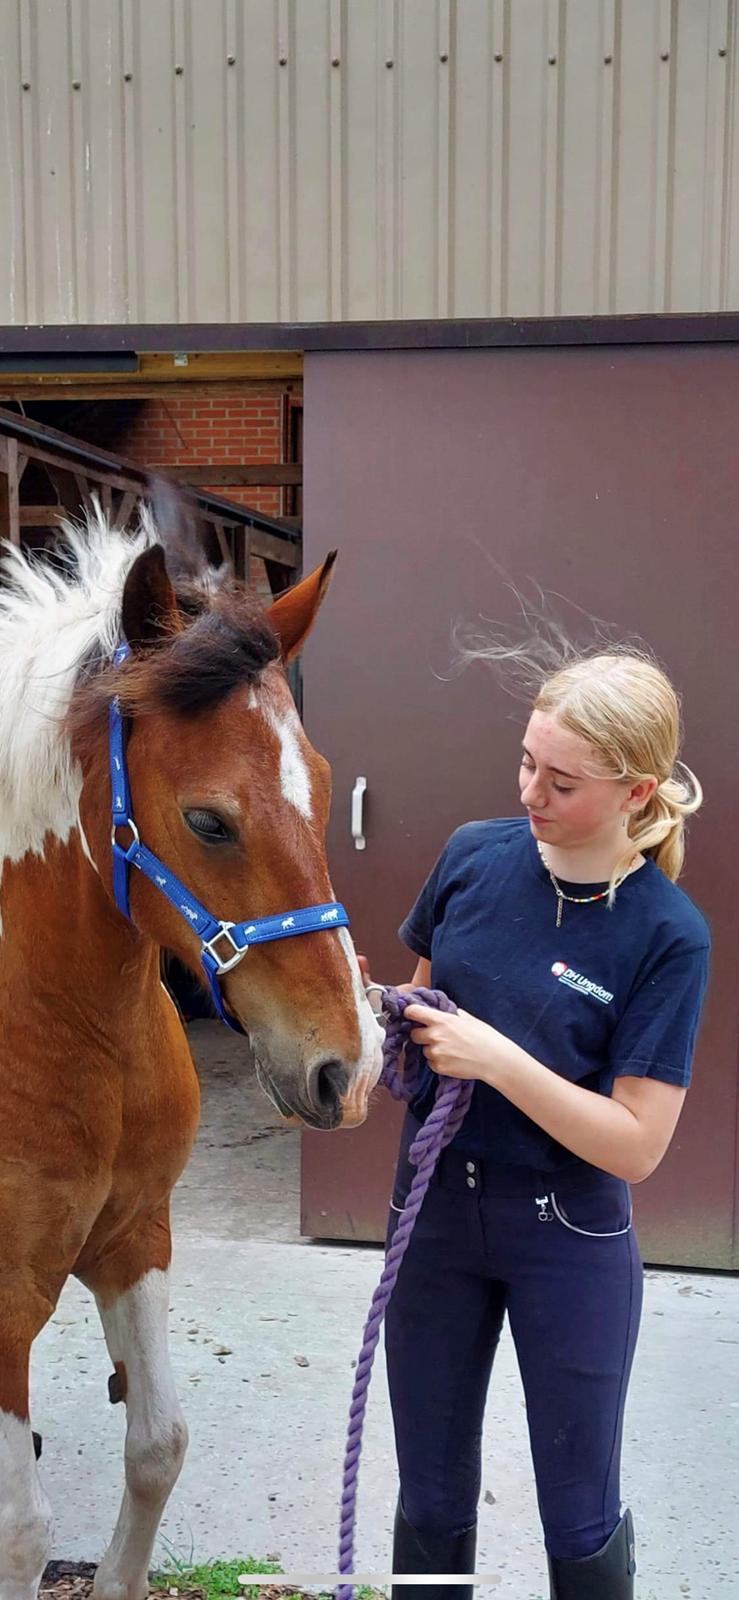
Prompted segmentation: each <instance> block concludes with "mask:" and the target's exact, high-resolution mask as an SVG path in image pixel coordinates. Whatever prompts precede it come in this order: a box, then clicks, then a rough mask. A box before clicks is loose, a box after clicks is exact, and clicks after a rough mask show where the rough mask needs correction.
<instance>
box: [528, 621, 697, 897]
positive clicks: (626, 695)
mask: <svg viewBox="0 0 739 1600" xmlns="http://www.w3.org/2000/svg"><path fill="white" fill-rule="evenodd" d="M534 709H535V710H536V711H545V712H549V713H551V714H553V715H554V716H556V717H557V720H558V721H559V722H561V723H562V725H563V727H565V728H569V729H570V731H571V732H572V733H576V734H578V735H579V737H580V738H581V739H585V740H586V741H587V743H588V744H589V745H591V747H592V748H593V750H595V751H596V752H597V756H598V763H599V771H598V773H597V775H598V776H602V775H603V773H604V772H605V774H606V775H607V776H608V777H610V778H614V779H616V780H617V781H619V782H622V783H629V784H636V783H642V782H644V781H645V780H646V779H647V778H650V777H655V778H656V779H657V788H656V789H655V791H654V793H653V794H652V795H650V798H649V800H648V801H647V803H646V805H645V806H644V808H643V810H642V811H639V812H635V813H634V814H633V815H632V816H631V817H630V818H629V821H628V843H627V845H626V847H625V849H624V853H623V857H622V859H621V860H620V861H618V862H617V864H616V866H615V868H614V871H613V877H612V879H611V887H613V884H614V883H615V881H616V879H617V878H618V877H620V875H621V874H622V873H623V872H624V871H625V870H626V868H627V866H628V864H629V861H630V860H631V859H632V858H633V855H634V852H635V850H638V851H640V852H641V854H642V855H645V856H652V857H653V859H654V860H655V861H656V863H657V866H658V867H660V869H661V870H662V872H664V873H665V875H666V877H668V878H671V879H672V881H673V882H676V881H677V879H678V878H679V876H680V873H681V871H682V866H683V860H684V856H685V819H686V817H689V816H692V814H693V813H694V812H695V811H697V810H698V807H699V806H700V804H701V802H702V799H703V791H702V789H701V786H700V783H699V782H698V779H697V778H696V776H695V773H693V772H691V770H690V768H689V767H686V766H685V765H684V763H683V762H681V761H680V760H679V759H678V756H679V751H680V744H681V736H682V730H681V716H680V701H679V699H678V696H677V693H676V691H675V689H674V688H673V686H672V684H671V683H670V680H669V678H668V677H667V674H666V673H665V672H663V671H662V668H661V667H659V666H658V665H657V663H656V662H655V661H653V660H651V659H650V658H649V657H648V656H646V655H641V654H636V653H634V652H632V651H619V650H609V651H605V652H602V653H599V654H596V655H587V654H586V655H583V656H580V657H579V658H578V659H575V660H574V661H571V662H569V663H568V664H567V665H566V666H563V667H561V668H560V669H559V671H557V672H554V673H553V674H551V676H548V677H546V678H545V680H544V682H543V683H542V684H541V687H540V689H539V692H538V694H537V696H536V699H535V701H534Z"/></svg>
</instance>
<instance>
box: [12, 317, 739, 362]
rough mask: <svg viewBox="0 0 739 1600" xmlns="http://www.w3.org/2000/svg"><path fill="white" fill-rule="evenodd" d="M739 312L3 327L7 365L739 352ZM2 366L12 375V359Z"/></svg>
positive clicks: (71, 324) (72, 324)
mask: <svg viewBox="0 0 739 1600" xmlns="http://www.w3.org/2000/svg"><path fill="white" fill-rule="evenodd" d="M736 343H739V312H734V311H720V312H707V313H704V312H696V313H693V312H670V313H660V314H659V315H645V316H612V317H522V318H515V317H493V318H487V317H475V318H468V319H458V320H451V319H446V320H445V319H441V320H429V321H425V320H422V319H421V320H416V321H402V322H401V321H398V322H280V323H275V322H191V323H187V322H185V323H153V322H152V323H130V324H123V323H86V324H74V323H70V324H68V325H66V324H65V325H46V326H36V325H34V326H30V325H28V326H9V325H7V324H6V325H4V326H0V357H5V358H7V357H8V356H10V355H13V354H17V355H18V356H19V357H21V356H25V357H28V356H29V355H32V354H36V355H39V356H45V357H49V356H54V355H56V356H58V357H59V358H61V359H63V358H64V357H67V358H72V359H73V360H74V362H75V369H76V370H79V361H78V359H77V358H78V357H79V356H80V355H82V354H84V353H85V352H88V353H90V354H95V355H97V356H98V357H100V356H101V355H107V356H109V357H111V358H112V357H114V356H116V355H120V353H121V352H124V353H132V352H136V353H143V352H145V351H163V352H177V351H186V352H195V351H210V352H217V351H221V350H244V351H246V350H294V351H319V350H327V351H330V350H355V351H357V350H490V349H512V348H523V349H540V348H542V347H548V346H553V347H556V346H563V345H618V344H621V345H633V344H736ZM2 365H3V367H4V369H5V370H6V371H8V370H9V366H8V362H7V359H5V360H3V362H2Z"/></svg>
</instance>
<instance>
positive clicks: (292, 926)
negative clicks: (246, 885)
mask: <svg viewBox="0 0 739 1600" xmlns="http://www.w3.org/2000/svg"><path fill="white" fill-rule="evenodd" d="M130 654H131V649H130V646H129V645H128V644H125V643H124V644H120V645H119V646H118V649H117V650H116V652H115V655H114V657H113V661H114V665H115V666H119V665H120V663H121V662H122V661H125V660H126V658H127V656H130ZM109 732H110V740H109V754H110V785H111V799H112V815H113V826H112V830H111V839H112V845H113V893H114V895H115V902H116V905H117V906H118V909H119V910H120V911H122V912H123V915H124V916H125V917H128V919H129V921H130V920H131V911H130V904H129V892H128V890H129V883H128V869H129V867H138V869H139V872H143V874H144V877H145V878H148V879H149V882H150V883H153V884H154V887H155V888H156V889H159V891H160V893H161V894H163V895H164V896H165V897H166V899H167V900H169V902H170V905H173V906H174V908H175V911H178V912H179V914H180V916H181V917H183V918H184V920H185V922H186V923H187V925H188V927H190V928H192V929H193V932H195V933H196V934H197V936H198V938H199V940H200V942H201V945H202V950H201V954H200V959H201V962H202V965H203V969H204V971H205V975H206V978H207V979H208V986H209V988H210V993H211V998H212V1000H213V1004H214V1006H215V1008H216V1011H217V1012H218V1015H219V1017H220V1018H221V1021H222V1022H225V1023H226V1026H227V1027H229V1028H233V1030H234V1032H235V1033H243V1032H244V1029H243V1028H242V1027H241V1024H240V1023H239V1022H237V1021H236V1018H235V1017H231V1016H229V1014H228V1012H227V1010H226V1007H225V1005H224V1001H223V995H222V993H221V986H220V982H219V979H220V978H221V977H222V975H223V973H224V972H230V971H231V968H232V967H235V966H237V964H238V962H239V961H243V959H244V956H245V955H246V953H247V951H248V949H249V947H250V945H253V944H266V943H267V942H268V941H270V940H273V939H292V938H294V937H295V935H296V934H299V933H317V932H319V931H320V930H321V929H329V928H348V926H349V917H348V915H347V913H346V911H345V909H344V907H343V906H342V905H341V904H340V903H339V902H338V901H337V900H330V901H328V902H327V903H326V904H325V905H319V906H304V907H302V908H301V909H300V910H298V911H288V912H284V913H283V914H282V915H281V916H277V917H255V918H254V920H253V921H252V922H246V921H245V922H228V921H227V920H226V919H225V918H223V917H214V916H211V913H210V912H209V911H206V909H205V906H203V905H201V903H200V901H199V900H196V898H195V896H194V895H193V894H191V892H190V890H189V889H186V888H185V886H184V884H182V883H180V880H179V878H177V877H175V874H174V873H173V872H170V870H169V868H168V867H165V866H164V865H163V863H162V862H161V861H160V860H159V858H158V856H155V855H154V854H153V853H152V851H151V850H149V849H147V846H146V845H145V844H142V843H141V839H140V837H139V831H138V828H137V827H136V823H135V822H134V820H133V805H132V802H131V790H130V787H129V782H128V769H127V766H126V750H125V744H126V736H125V724H124V719H123V717H122V715H121V709H120V704H119V700H118V696H117V695H116V697H115V699H114V700H112V701H111V705H110V713H109ZM120 828H128V829H129V830H130V832H131V835H132V838H131V843H130V844H129V845H127V846H124V845H121V844H119V843H118V839H117V837H116V835H117V832H118V830H119V829H120Z"/></svg>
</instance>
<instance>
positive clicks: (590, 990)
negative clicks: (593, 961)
mask: <svg viewBox="0 0 739 1600" xmlns="http://www.w3.org/2000/svg"><path fill="white" fill-rule="evenodd" d="M552 973H553V975H554V977H555V978H556V979H557V982H558V983H566V984H567V987H568V989H576V990H578V992H579V993H580V994H589V995H591V996H592V998H593V1000H600V1002H601V1004H602V1005H604V1006H607V1005H610V1002H611V1000H612V999H613V995H612V994H611V992H610V990H609V989H603V988H601V985H600V984H599V983H593V981H592V979H591V978H584V977H583V975H582V973H581V972H575V970H574V968H573V967H568V965H567V962H566V961H555V963H554V966H553V967H552Z"/></svg>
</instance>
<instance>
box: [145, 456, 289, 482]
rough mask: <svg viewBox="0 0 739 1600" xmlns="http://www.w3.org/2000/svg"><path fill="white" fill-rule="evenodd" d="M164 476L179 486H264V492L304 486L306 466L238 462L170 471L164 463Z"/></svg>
mask: <svg viewBox="0 0 739 1600" xmlns="http://www.w3.org/2000/svg"><path fill="white" fill-rule="evenodd" d="M161 470H162V472H166V474H167V476H168V477H169V478H175V479H176V481H177V482H178V483H189V484H192V486H193V488H204V489H216V488H218V487H219V486H221V485H224V486H226V487H228V488H231V489H235V488H237V487H240V488H241V487H243V486H244V485H250V486H251V487H255V486H257V485H261V486H262V487H264V488H270V487H271V488H284V487H286V486H293V485H295V484H297V485H298V486H299V485H300V484H302V482H303V464H302V462H301V461H265V462H264V464H263V465H262V463H261V462H256V461H252V462H250V463H249V465H248V466H247V465H245V464H242V463H239V462H236V461H235V462H233V463H230V462H228V461H224V462H216V461H214V462H213V463H212V464H211V465H210V466H208V465H207V464H206V465H202V464H201V463H200V462H198V464H197V466H194V465H193V466H192V467H169V466H166V465H165V464H164V463H162V467H161Z"/></svg>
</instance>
